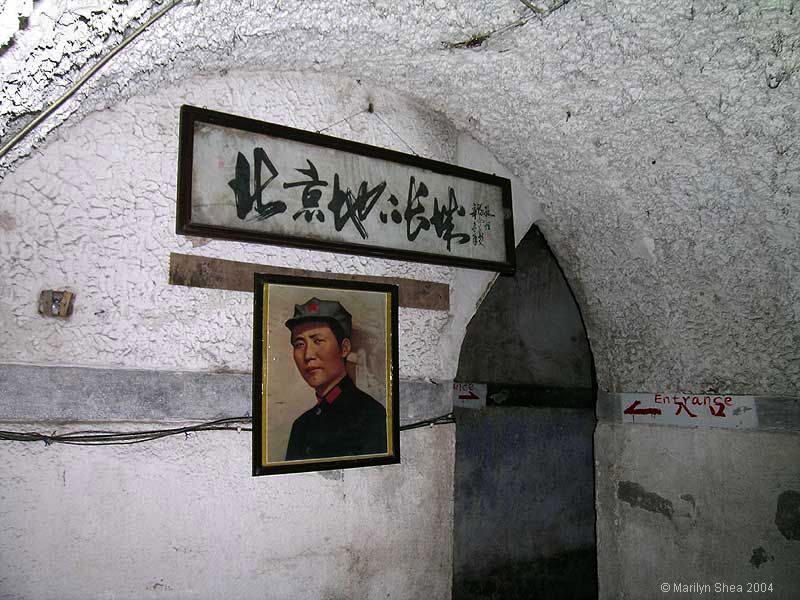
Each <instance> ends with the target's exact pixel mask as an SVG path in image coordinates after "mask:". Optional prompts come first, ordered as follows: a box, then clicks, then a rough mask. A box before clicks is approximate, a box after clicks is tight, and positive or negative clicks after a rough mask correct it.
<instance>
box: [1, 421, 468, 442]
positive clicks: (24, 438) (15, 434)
mask: <svg viewBox="0 0 800 600" xmlns="http://www.w3.org/2000/svg"><path fill="white" fill-rule="evenodd" d="M252 422H253V420H252V418H251V417H246V416H244V417H226V418H224V419H217V420H215V421H207V422H205V423H198V424H197V425H188V426H186V427H174V428H171V429H149V430H145V431H93V430H85V431H72V432H67V433H55V432H53V433H52V434H49V435H48V434H45V433H39V432H36V431H0V441H8V442H44V444H45V445H46V446H49V445H51V444H70V445H74V446H119V445H128V444H141V443H142V442H151V441H153V440H157V439H160V438H163V437H168V436H171V435H180V434H181V433H183V434H184V435H186V436H187V437H188V435H189V434H190V433H194V432H197V431H252V430H253V428H252V426H251V427H242V424H247V425H251V424H252ZM447 423H455V418H454V417H453V413H449V414H446V415H441V416H439V417H434V418H432V419H425V420H423V421H417V422H415V423H408V424H406V425H401V426H400V431H404V430H406V429H417V428H419V427H428V426H430V427H432V426H434V425H445V424H447Z"/></svg>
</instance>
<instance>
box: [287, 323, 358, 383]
mask: <svg viewBox="0 0 800 600" xmlns="http://www.w3.org/2000/svg"><path fill="white" fill-rule="evenodd" d="M292 347H293V348H294V363H295V364H296V365H297V370H298V371H300V375H301V376H302V377H303V379H305V381H306V383H307V384H308V385H310V386H311V387H313V388H314V389H315V390H316V391H317V393H318V394H324V393H325V392H327V391H328V388H329V387H331V384H333V383H334V382H336V381H337V380H338V379H341V378H342V377H343V376H344V375H345V374H346V372H347V371H346V370H345V366H344V359H345V357H346V356H347V355H348V354H350V340H349V339H347V338H345V339H343V340H342V343H341V345H340V344H339V342H338V341H337V340H336V336H335V335H334V334H333V331H332V330H331V328H330V327H329V326H328V325H327V323H324V322H321V321H308V322H306V323H301V324H299V325H295V326H294V327H292Z"/></svg>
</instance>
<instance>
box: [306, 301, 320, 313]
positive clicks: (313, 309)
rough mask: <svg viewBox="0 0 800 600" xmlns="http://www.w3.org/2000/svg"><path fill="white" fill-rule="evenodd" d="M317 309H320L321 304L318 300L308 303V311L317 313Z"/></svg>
mask: <svg viewBox="0 0 800 600" xmlns="http://www.w3.org/2000/svg"><path fill="white" fill-rule="evenodd" d="M317 310H319V305H318V304H317V303H316V302H314V303H313V304H309V305H308V312H312V313H315V312H317Z"/></svg>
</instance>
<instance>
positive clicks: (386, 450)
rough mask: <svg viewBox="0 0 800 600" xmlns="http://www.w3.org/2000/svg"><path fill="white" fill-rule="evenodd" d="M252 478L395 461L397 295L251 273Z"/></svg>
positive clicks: (386, 289) (358, 285)
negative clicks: (252, 274) (252, 280)
mask: <svg viewBox="0 0 800 600" xmlns="http://www.w3.org/2000/svg"><path fill="white" fill-rule="evenodd" d="M254 292H255V300H254V311H253V316H254V321H253V475H254V476H258V475H271V474H278V473H297V472H303V471H320V470H327V469H344V468H352V467H365V466H372V465H386V464H392V463H398V462H400V435H399V432H400V422H399V418H400V414H399V407H398V398H399V395H398V343H397V314H398V311H397V286H395V285H389V284H378V283H367V282H363V281H338V280H328V279H316V278H307V277H290V276H277V275H266V274H256V275H255V277H254Z"/></svg>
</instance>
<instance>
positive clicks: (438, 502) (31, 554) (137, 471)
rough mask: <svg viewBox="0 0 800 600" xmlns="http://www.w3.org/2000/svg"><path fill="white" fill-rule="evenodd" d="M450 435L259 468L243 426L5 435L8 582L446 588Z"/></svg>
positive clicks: (62, 586)
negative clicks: (146, 437) (378, 457)
mask: <svg viewBox="0 0 800 600" xmlns="http://www.w3.org/2000/svg"><path fill="white" fill-rule="evenodd" d="M117 427H119V425H117ZM137 427H141V424H137ZM8 428H9V425H8V424H5V425H4V427H3V429H8ZM453 436H454V428H453V426H440V427H434V428H425V429H417V430H413V431H408V432H403V434H402V439H401V442H402V444H403V453H404V456H403V463H402V464H401V465H392V466H387V467H369V468H366V469H351V470H344V471H329V472H325V473H307V474H298V475H281V476H271V477H259V478H253V477H250V474H249V473H248V471H247V470H246V469H241V468H239V466H241V465H242V464H247V463H249V460H250V443H251V442H250V434H249V433H236V432H235V431H232V432H215V433H201V434H194V435H191V436H189V437H188V438H186V439H184V438H183V437H182V436H181V437H180V438H178V437H172V438H167V439H163V440H158V441H155V442H152V443H148V444H140V445H135V446H113V447H112V446H106V447H97V448H85V447H76V446H49V447H46V446H44V445H43V444H3V445H2V446H0V464H2V465H3V472H4V473H5V474H6V475H5V476H4V478H3V487H2V490H0V522H2V524H3V525H2V527H3V540H4V542H3V543H2V544H0V565H2V568H0V597H2V598H38V599H40V600H46V599H50V598H52V599H58V600H69V599H85V598H115V599H119V600H123V599H131V600H140V599H148V598H165V597H169V598H198V599H202V598H209V599H210V598H242V599H246V598H259V599H285V598H326V599H328V598H330V599H333V598H365V599H376V600H377V599H381V600H384V599H386V598H407V599H416V598H449V597H450V589H449V588H450V573H451V569H452V562H451V561H452V546H451V541H450V540H451V525H452V494H453V452H452V448H453V442H454V441H453ZM431 482H435V484H434V485H431Z"/></svg>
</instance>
